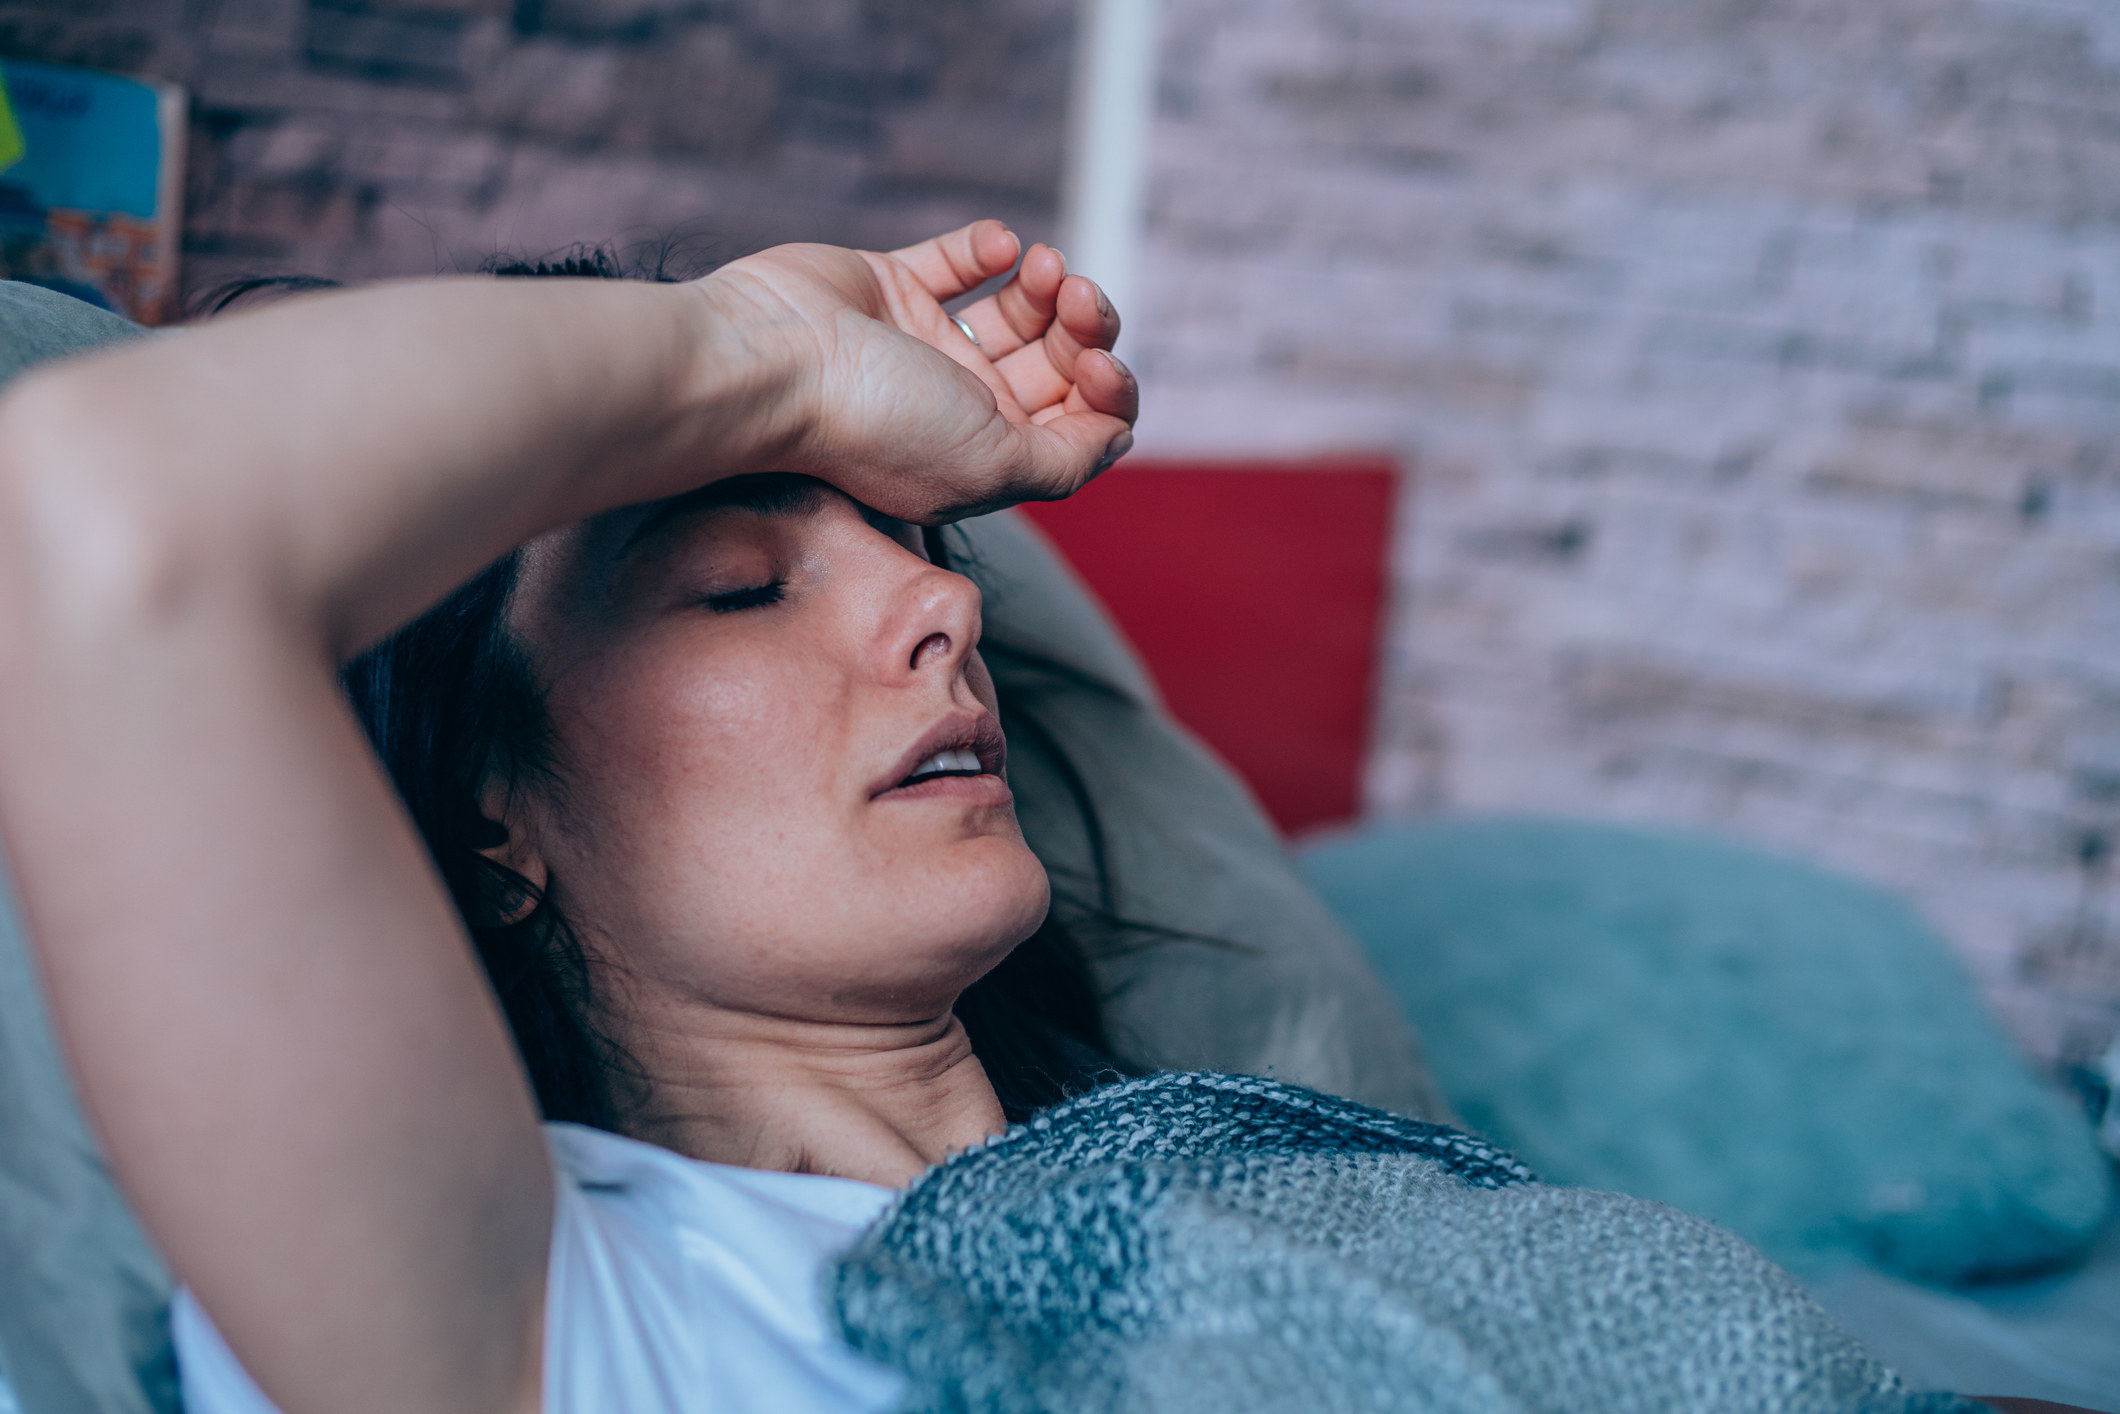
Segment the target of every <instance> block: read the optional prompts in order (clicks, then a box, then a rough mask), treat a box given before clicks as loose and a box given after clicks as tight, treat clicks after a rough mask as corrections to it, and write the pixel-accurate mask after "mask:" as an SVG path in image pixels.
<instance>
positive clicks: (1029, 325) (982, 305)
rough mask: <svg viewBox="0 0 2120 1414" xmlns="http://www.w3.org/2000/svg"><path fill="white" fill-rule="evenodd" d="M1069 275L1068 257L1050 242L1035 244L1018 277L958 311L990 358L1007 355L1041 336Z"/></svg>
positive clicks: (1049, 322) (1018, 271) (1025, 258)
mask: <svg viewBox="0 0 2120 1414" xmlns="http://www.w3.org/2000/svg"><path fill="white" fill-rule="evenodd" d="M1066 279H1067V257H1065V256H1063V255H1061V254H1060V252H1059V251H1057V250H1054V249H1053V248H1052V247H1051V246H1049V245H1034V246H1032V247H1031V248H1030V253H1029V254H1027V255H1025V256H1024V257H1023V265H1022V268H1021V269H1019V270H1017V272H1016V278H1015V279H1013V280H1011V281H1009V282H1008V283H1007V284H1006V285H1003V286H1002V287H1001V288H1000V289H999V290H997V291H995V292H994V293H993V294H991V295H989V296H987V297H986V298H985V299H983V300H981V301H979V302H978V303H977V304H975V305H972V306H971V307H970V308H968V309H964V310H961V311H959V312H960V313H961V314H962V316H963V318H964V320H965V322H966V323H968V324H970V325H971V326H972V332H973V333H974V334H976V335H977V336H978V338H979V346H980V347H981V348H982V349H984V350H986V355H987V357H988V358H995V359H998V358H1005V357H1006V356H1008V355H1009V354H1012V353H1014V352H1015V351H1016V350H1017V349H1020V348H1022V347H1023V346H1024V345H1025V344H1027V343H1030V342H1031V341H1032V340H1034V339H1036V338H1038V337H1039V336H1040V335H1041V334H1043V333H1044V332H1045V331H1046V328H1047V326H1049V325H1050V324H1051V323H1052V322H1053V310H1054V304H1055V302H1056V301H1057V300H1058V299H1059V296H1060V287H1061V284H1062V282H1064V281H1065V280H1066Z"/></svg>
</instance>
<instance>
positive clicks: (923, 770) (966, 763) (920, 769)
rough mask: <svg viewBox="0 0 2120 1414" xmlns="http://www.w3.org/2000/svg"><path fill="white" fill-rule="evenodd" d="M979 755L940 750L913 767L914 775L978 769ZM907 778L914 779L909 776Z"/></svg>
mask: <svg viewBox="0 0 2120 1414" xmlns="http://www.w3.org/2000/svg"><path fill="white" fill-rule="evenodd" d="M979 769H980V765H979V755H978V753H977V752H972V751H938V752H936V753H935V754H934V755H933V756H930V757H929V758H928V759H927V760H925V761H923V762H921V763H920V764H919V765H918V766H915V767H914V768H913V776H932V775H936V774H938V773H940V772H945V771H974V772H976V771H978V770H979ZM907 779H909V780H910V779H912V777H908V778H907Z"/></svg>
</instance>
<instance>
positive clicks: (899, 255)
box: [890, 220, 1023, 329]
mask: <svg viewBox="0 0 2120 1414" xmlns="http://www.w3.org/2000/svg"><path fill="white" fill-rule="evenodd" d="M1022 249H1023V243H1022V242H1021V241H1019V240H1017V239H1016V233H1015V232H1014V231H1011V230H1010V229H1009V228H1008V227H1006V226H1004V225H1002V224H1001V223H1000V222H999V221H992V220H988V221H974V222H972V224H971V225H969V226H960V227H958V228H957V229H956V230H954V231H950V232H947V233H945V234H943V235H939V236H931V237H929V238H928V239H927V240H924V241H921V242H920V243H919V244H917V245H909V246H906V247H904V248H903V249H900V250H894V251H892V252H891V253H890V258H891V259H893V260H895V261H897V262H898V263H899V264H901V265H903V266H904V267H905V268H906V269H907V270H909V271H911V272H912V274H913V278H914V279H916V280H918V281H919V282H920V283H921V285H922V286H923V287H924V288H925V289H926V290H927V292H928V294H930V295H931V296H933V297H934V298H935V299H937V300H946V299H955V298H956V297H957V296H959V295H961V294H963V293H964V292H965V291H966V290H974V289H977V288H978V287H979V286H981V285H983V284H985V283H986V282H987V281H988V280H991V279H993V278H994V277H995V276H996V275H999V274H1002V273H1003V272H1005V271H1006V270H1007V269H1008V268H1009V267H1010V266H1011V265H1014V264H1015V263H1016V257H1017V255H1019V254H1020V253H1021V252H1022ZM981 302H982V303H984V301H981ZM973 327H974V328H975V329H976V328H977V327H978V326H977V325H974V326H973Z"/></svg>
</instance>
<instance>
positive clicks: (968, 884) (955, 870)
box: [891, 839, 1052, 989]
mask: <svg viewBox="0 0 2120 1414" xmlns="http://www.w3.org/2000/svg"><path fill="white" fill-rule="evenodd" d="M979 844H980V846H981V847H980V848H978V849H966V848H962V847H960V848H959V849H957V850H953V851H951V855H952V857H951V859H950V861H949V864H948V867H947V868H946V869H940V870H937V871H935V873H934V874H933V875H931V877H932V878H934V880H935V882H934V885H933V887H932V888H931V889H928V890H924V891H922V893H921V896H920V897H919V898H918V900H917V903H916V907H915V910H914V912H915V914H916V916H915V917H911V918H906V919H904V920H902V922H901V926H900V927H898V928H894V929H892V930H891V931H893V932H894V933H899V934H900V935H901V936H907V937H909V938H917V939H919V940H920V941H919V943H918V945H917V946H916V947H915V948H914V949H913V954H912V955H924V956H925V958H926V959H927V960H928V961H929V962H930V963H931V965H933V967H934V968H935V971H936V973H938V974H939V973H947V974H952V976H951V981H952V984H953V986H954V987H956V988H958V989H961V988H963V987H968V986H970V985H971V984H972V983H973V982H976V981H977V980H979V978H981V977H983V976H985V975H986V974H987V973H988V972H990V971H991V970H993V968H994V967H995V966H997V965H998V964H999V963H1000V962H1001V960H1002V959H1003V958H1005V957H1007V956H1008V955H1009V953H1010V952H1011V951H1013V950H1014V949H1015V946H1016V944H1018V943H1020V942H1022V941H1023V940H1024V939H1025V938H1028V937H1029V936H1030V935H1031V934H1032V933H1034V932H1036V931H1037V930H1038V925H1039V924H1040V923H1043V922H1044V921H1045V912H1046V909H1047V907H1048V906H1049V905H1050V904H1051V902H1052V888H1051V885H1050V884H1049V883H1048V882H1047V880H1046V876H1045V866H1043V865H1042V864H1040V863H1039V862H1038V857H1037V856H1036V855H1034V854H1032V853H1031V852H1030V850H1029V848H1028V847H1026V846H1025V845H1024V844H1023V843H1022V841H1021V840H1020V839H1019V840H1013V841H1006V842H1004V841H1002V840H998V839H995V840H985V841H980V842H979Z"/></svg>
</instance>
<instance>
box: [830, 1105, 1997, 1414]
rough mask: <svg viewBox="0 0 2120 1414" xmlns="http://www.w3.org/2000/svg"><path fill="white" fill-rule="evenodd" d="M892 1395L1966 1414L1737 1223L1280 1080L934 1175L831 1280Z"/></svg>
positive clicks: (1028, 1141) (1501, 1410)
mask: <svg viewBox="0 0 2120 1414" xmlns="http://www.w3.org/2000/svg"><path fill="white" fill-rule="evenodd" d="M830 1281H831V1288H832V1289H831V1292H830V1295H831V1297H832V1298H833V1300H834V1301H835V1302H836V1307H837V1310H838V1314H839V1319H840V1323H841V1327H842V1329H843V1331H844V1333H845V1335H846V1338H847V1340H848V1341H849V1342H850V1343H851V1344H852V1345H853V1346H854V1347H855V1348H856V1349H857V1350H860V1351H862V1352H864V1353H865V1354H867V1355H868V1356H870V1357H871V1358H873V1359H876V1360H879V1361H881V1362H882V1363H884V1364H886V1365H889V1366H892V1367H894V1368H896V1369H898V1370H899V1371H901V1372H903V1373H904V1374H905V1375H906V1376H907V1377H908V1379H909V1381H910V1383H911V1393H910V1395H909V1397H908V1402H907V1406H906V1407H907V1409H909V1410H919V1411H936V1414H941V1411H951V1414H958V1412H959V1411H964V1412H965V1414H969V1411H992V1414H1031V1411H1037V1414H1060V1411H1067V1412H1068V1414H1122V1411H1123V1414H1191V1411H1200V1414H1207V1411H1214V1414H1248V1412H1249V1411H1269V1410H1270V1411H1276V1412H1277V1414H1278V1412H1279V1411H1305V1414H1308V1411H1341V1410H1350V1411H1351V1410H1404V1411H1409V1414H1411V1411H1421V1412H1422V1414H1531V1411H1549V1410H1550V1411H1554V1414H1562V1412H1563V1411H1565V1412H1566V1414H1608V1412H1609V1414H1618V1411H1629V1414H1635V1412H1636V1411H1640V1412H1641V1414H1648V1412H1649V1411H1657V1412H1658V1414H1661V1411H1671V1414H1680V1411H1684V1414H1701V1411H1716V1412H1717V1414H1739V1411H1755V1410H1756V1411H1776V1414H1813V1411H1815V1414H1844V1412H1845V1414H1856V1412H1857V1411H1859V1414H1886V1412H1887V1411H1890V1412H1891V1414H1915V1412H1916V1411H1920V1414H1945V1411H1951V1414H1960V1412H1961V1411H1975V1410H1980V1409H1983V1408H1984V1407H1985V1406H1982V1405H1978V1404H1974V1403H1972V1402H1971V1401H1968V1400H1962V1399H1959V1398H1957V1397H1955V1396H1951V1395H1919V1394H1912V1393H1909V1392H1908V1391H1906V1390H1905V1389H1904V1388H1903V1387H1902V1385H1901V1382H1900V1380H1899V1378H1898V1376H1896V1375H1895V1374H1893V1373H1892V1372H1891V1371H1890V1370H1889V1369H1887V1368H1885V1367H1884V1366H1883V1365H1881V1364H1879V1363H1878V1362H1877V1361H1876V1360H1874V1359H1872V1358H1871V1357H1870V1356H1869V1355H1868V1354H1866V1353H1865V1352H1864V1351H1863V1349H1862V1348H1861V1347H1860V1346H1859V1345H1857V1344H1856V1343H1855V1341H1854V1340H1853V1339H1852V1338H1851V1337H1850V1336H1848V1335H1847V1334H1846V1333H1845V1332H1843V1331H1842V1330H1841V1329H1840V1328H1839V1327H1837V1326H1836V1325H1834V1324H1833V1322H1832V1320H1831V1318H1829V1317H1828V1316H1827V1315H1826V1314H1825V1313H1824V1312H1823V1311H1821V1310H1820V1309H1819V1308H1818V1307H1817V1306H1816V1305H1814V1304H1813V1303H1812V1302H1811V1300H1810V1299H1809V1298H1808V1297H1807V1296H1805V1295H1804V1293H1803V1290H1802V1288H1800V1287H1799V1286H1798V1285H1797V1284H1796V1282H1795V1281H1794V1280H1793V1279H1792V1278H1790V1277H1789V1276H1788V1275H1787V1274H1785V1273H1784V1272H1782V1271H1781V1270H1780V1269H1779V1268H1778V1267H1775V1266H1774V1265H1773V1264H1772V1263H1770V1262H1768V1261H1767V1260H1766V1259H1765V1258H1764V1257H1762V1256H1760V1255H1759V1253H1758V1252H1756V1251H1754V1250H1753V1249H1752V1248H1751V1247H1749V1246H1747V1245H1746V1244H1745V1243H1744V1242H1742V1241H1741V1240H1739V1239H1738V1238H1736V1237H1734V1236H1732V1235H1730V1234H1729V1233H1727V1232H1724V1231H1723V1230H1722V1229H1720V1228H1717V1227H1713V1226H1711V1225H1709V1224H1707V1223H1704V1222H1701V1221H1699V1220H1698V1219H1695V1218H1690V1217H1687V1216H1686V1215H1685V1214H1683V1213H1680V1212H1678V1211H1677V1210H1676V1209H1673V1208H1668V1207H1665V1206H1663V1205H1661V1204H1657V1203H1650V1202H1644V1201H1641V1200H1638V1199H1632V1198H1626V1197H1621V1196H1619V1195H1616V1194H1611V1193H1599V1192H1594V1191H1591V1190H1588V1189H1575V1188H1557V1187H1551V1186H1548V1185H1546V1184H1542V1183H1539V1182H1538V1181H1537V1180H1535V1179H1534V1178H1533V1177H1532V1175H1531V1173H1530V1171H1529V1170H1527V1169H1525V1168H1524V1167H1523V1165H1521V1164H1519V1163H1518V1162H1516V1160H1515V1159H1513V1158H1511V1157H1510V1156H1509V1155H1508V1154H1506V1153H1504V1152H1502V1151H1501V1150H1499V1149H1497V1148H1495V1147H1494V1146H1492V1145H1490V1144H1486V1143H1483V1142H1481V1141H1480V1140H1478V1139H1474V1138H1472V1137H1470V1136H1467V1135H1464V1134H1461V1133H1458V1132H1457V1131H1455V1130H1451V1129H1446V1128H1443V1127H1441V1126H1439V1125H1432V1124H1423V1123H1420V1122H1418V1121H1415V1120H1408V1119H1401V1118H1399V1117H1398V1116H1396V1115H1391V1114H1387V1113H1384V1112H1382V1111H1379V1110H1372V1109H1368V1108H1365V1107H1363V1106H1360V1105H1356V1104H1353V1103H1350V1102H1348V1101H1344V1100H1336V1099H1332V1098H1330V1097H1327V1096H1324V1095H1318V1094H1314V1093H1312V1092H1309V1091H1305V1090H1298V1089H1295V1088H1293V1087H1291V1086H1285V1085H1280V1084H1277V1083H1275V1082H1273V1081H1268V1080H1259V1079H1253V1078H1249V1077H1239V1076H1229V1075H1215V1074H1206V1073H1192V1074H1165V1075H1157V1076H1151V1077H1149V1078H1147V1079H1143V1080H1135V1081H1129V1082H1127V1083H1125V1084H1120V1085H1114V1086H1111V1087H1108V1088H1106V1089H1102V1090H1097V1091H1094V1092H1092V1093H1090V1094H1088V1095H1085V1096H1083V1097H1082V1098H1080V1099H1077V1100H1074V1101H1071V1102H1069V1103H1067V1104H1064V1105H1060V1106H1056V1107H1055V1108H1053V1109H1051V1110H1049V1111H1046V1112H1045V1113H1044V1114H1041V1115H1039V1116H1038V1117H1037V1118H1035V1119H1033V1120H1032V1121H1030V1122H1029V1123H1027V1124H1022V1125H1018V1126H1016V1127H1015V1128H1013V1129H1011V1130H1010V1131H1009V1132H1008V1133H1006V1134H1004V1135H1001V1136H1000V1137H998V1138H996V1139H994V1140H993V1141H991V1142H990V1143H988V1144H986V1145H984V1146H983V1147H981V1148H978V1149H974V1150H971V1151H969V1152H967V1153H964V1154H961V1155H958V1156H957V1157H955V1158H953V1159H951V1160H950V1161H949V1162H947V1163H944V1164H942V1165H940V1166H938V1167H937V1168H935V1169H933V1170H931V1171H929V1172H928V1173H927V1174H926V1175H924V1176H923V1177H922V1178H921V1179H920V1180H918V1181H917V1182H916V1183H914V1184H913V1186H912V1187H911V1188H909V1189H907V1190H906V1192H905V1193H904V1194H903V1195H902V1196H901V1197H900V1198H899V1199H898V1201H897V1202H896V1204H894V1205H893V1207H892V1208H891V1209H890V1210H889V1211H888V1212H887V1213H886V1214H885V1215H884V1216H883V1218H882V1219H881V1220H879V1222H878V1223H877V1224H876V1226H875V1227H873V1228H871V1229H870V1230H869V1231H868V1232H867V1233H866V1234H865V1235H864V1236H863V1238H862V1240H861V1241H860V1242H859V1243H858V1244H857V1245H856V1246H855V1247H854V1249H853V1250H852V1251H851V1252H849V1253H848V1254H847V1255H846V1256H845V1257H844V1258H843V1259H842V1260H841V1262H840V1264H839V1266H838V1267H837V1268H836V1270H835V1271H834V1273H833V1275H832V1276H831V1278H830Z"/></svg>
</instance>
